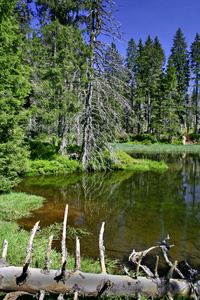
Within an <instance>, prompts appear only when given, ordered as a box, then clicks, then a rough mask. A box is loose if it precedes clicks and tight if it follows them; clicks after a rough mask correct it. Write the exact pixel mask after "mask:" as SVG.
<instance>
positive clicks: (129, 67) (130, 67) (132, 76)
mask: <svg viewBox="0 0 200 300" xmlns="http://www.w3.org/2000/svg"><path fill="white" fill-rule="evenodd" d="M137 63H138V50H137V45H136V43H135V41H134V39H133V38H131V39H130V41H129V42H128V48H127V50H126V61H125V66H126V72H127V80H128V84H129V86H130V89H128V91H129V93H128V92H127V93H126V97H127V98H128V100H129V103H130V106H131V109H132V111H133V110H135V113H136V114H137V115H138V110H136V109H135V107H134V106H135V104H136V101H137V100H136V69H137ZM130 121H131V125H132V126H131V131H132V132H133V115H132V116H131V120H130ZM138 126H139V120H138ZM128 130H129V127H128V126H127V131H128ZM139 131H140V130H139Z"/></svg>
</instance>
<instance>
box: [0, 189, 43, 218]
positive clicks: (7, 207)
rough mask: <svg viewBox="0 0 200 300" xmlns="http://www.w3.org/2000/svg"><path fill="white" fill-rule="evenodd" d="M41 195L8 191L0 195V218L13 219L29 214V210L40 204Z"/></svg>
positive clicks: (41, 200) (36, 207)
mask: <svg viewBox="0 0 200 300" xmlns="http://www.w3.org/2000/svg"><path fill="white" fill-rule="evenodd" d="M43 201H44V199H43V198H42V197H38V196H34V195H27V194H26V193H15V192H12V193H9V194H2V195H0V219H1V220H7V221H14V220H17V219H21V218H25V217H28V216H30V215H31V212H30V210H35V209H38V208H39V207H40V206H42V203H43Z"/></svg>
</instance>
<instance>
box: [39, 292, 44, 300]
mask: <svg viewBox="0 0 200 300" xmlns="http://www.w3.org/2000/svg"><path fill="white" fill-rule="evenodd" d="M44 297H45V291H44V290H40V296H39V300H43V299H44Z"/></svg>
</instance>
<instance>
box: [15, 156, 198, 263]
mask: <svg viewBox="0 0 200 300" xmlns="http://www.w3.org/2000/svg"><path fill="white" fill-rule="evenodd" d="M152 158H153V159H155V157H154V156H152ZM156 159H157V160H160V159H163V160H165V162H166V163H167V164H168V165H169V169H168V170H167V171H166V172H164V173H156V172H146V173H133V172H127V171H112V172H97V173H86V174H85V173H81V174H68V175H64V176H41V177H35V178H34V177H32V178H26V179H24V180H23V182H22V183H21V184H20V185H19V186H18V187H17V190H18V191H25V192H28V193H32V194H36V195H41V196H43V197H45V198H46V202H45V203H44V205H43V207H42V208H41V209H39V210H38V211H36V212H34V214H33V216H32V217H31V218H29V219H26V220H20V221H19V223H20V224H21V225H23V226H24V227H25V228H27V229H30V228H31V227H32V225H33V224H34V222H35V221H36V220H41V226H47V225H50V224H52V223H54V222H62V218H63V212H64V207H65V205H66V203H67V204H69V217H68V224H69V225H70V226H74V227H81V228H86V229H87V230H88V231H90V232H91V233H92V234H93V235H92V236H90V237H89V238H87V239H82V240H81V252H82V255H84V256H90V257H97V256H98V248H97V247H98V241H97V240H98V234H99V229H100V226H101V223H102V222H103V221H105V222H106V225H105V238H104V240H105V247H106V253H107V255H108V256H110V257H111V258H120V259H127V257H128V255H129V254H130V253H131V251H132V249H133V248H135V249H136V250H137V251H139V250H142V249H146V248H148V247H150V246H152V245H155V244H156V243H157V241H161V240H163V239H164V238H165V236H166V235H167V234H168V233H169V235H170V237H171V241H170V242H171V243H172V244H175V247H174V248H172V249H171V250H170V252H171V258H172V259H171V260H172V261H174V260H175V259H177V260H178V261H182V260H183V259H185V258H187V260H188V261H189V263H190V264H191V265H192V266H193V267H196V268H197V267H200V263H199V255H200V170H199V167H200V157H199V156H194V155H193V156H191V155H190V156H189V155H186V156H183V157H182V156H171V155H170V156H169V155H165V156H157V155H156ZM70 247H71V248H72V246H70ZM73 249H74V245H73Z"/></svg>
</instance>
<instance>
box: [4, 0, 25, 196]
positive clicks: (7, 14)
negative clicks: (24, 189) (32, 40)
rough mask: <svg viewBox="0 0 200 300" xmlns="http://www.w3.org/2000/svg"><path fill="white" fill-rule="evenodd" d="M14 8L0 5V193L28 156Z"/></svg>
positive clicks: (13, 4) (22, 72) (13, 3)
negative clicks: (25, 142) (24, 135)
mask: <svg viewBox="0 0 200 300" xmlns="http://www.w3.org/2000/svg"><path fill="white" fill-rule="evenodd" d="M15 7H16V1H14V0H12V1H9V2H8V1H4V0H1V1H0V11H1V14H0V32H1V36H0V74H1V76H0V91H1V92H0V171H1V172H0V173H1V175H0V191H6V190H8V189H10V188H11V187H13V186H14V185H15V184H16V177H17V175H18V174H20V173H21V172H22V171H24V170H25V169H26V163H27V160H26V158H27V154H28V153H27V149H26V148H25V147H24V145H23V133H24V128H25V126H26V124H27V117H28V115H27V112H26V110H25V107H26V104H27V98H28V96H29V94H30V90H31V84H30V83H29V68H28V67H27V65H26V64H24V60H23V41H22V35H21V34H20V28H19V25H18V22H17V21H16V19H15V15H14V9H15Z"/></svg>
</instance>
